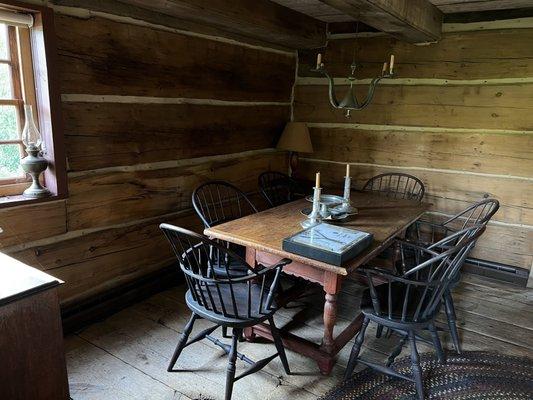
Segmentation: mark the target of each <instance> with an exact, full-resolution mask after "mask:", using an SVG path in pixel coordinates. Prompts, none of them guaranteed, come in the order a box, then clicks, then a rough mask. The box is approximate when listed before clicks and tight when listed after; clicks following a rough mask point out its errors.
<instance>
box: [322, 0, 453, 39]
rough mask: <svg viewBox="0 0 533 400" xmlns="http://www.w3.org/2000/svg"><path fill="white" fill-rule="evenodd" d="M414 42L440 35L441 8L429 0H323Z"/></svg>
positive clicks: (362, 20)
mask: <svg viewBox="0 0 533 400" xmlns="http://www.w3.org/2000/svg"><path fill="white" fill-rule="evenodd" d="M320 1H321V2H323V3H325V4H328V5H329V6H331V7H334V8H336V9H338V10H340V11H342V12H344V13H345V14H347V15H350V16H351V17H353V18H355V19H357V20H358V21H361V22H364V23H365V24H368V25H370V26H372V27H374V28H376V29H379V30H380V31H383V32H386V33H389V34H391V35H393V36H396V37H398V38H400V39H402V40H406V41H408V42H411V43H419V42H431V41H435V40H438V39H440V35H441V29H442V18H443V15H442V12H441V11H440V10H439V9H438V8H437V7H435V6H434V5H433V4H431V3H430V2H429V1H427V0H320Z"/></svg>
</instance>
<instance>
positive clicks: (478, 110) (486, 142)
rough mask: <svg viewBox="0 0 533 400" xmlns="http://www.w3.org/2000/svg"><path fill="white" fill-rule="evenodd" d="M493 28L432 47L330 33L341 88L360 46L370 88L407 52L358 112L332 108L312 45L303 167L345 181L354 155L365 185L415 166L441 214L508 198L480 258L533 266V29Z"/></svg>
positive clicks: (306, 61) (304, 78)
mask: <svg viewBox="0 0 533 400" xmlns="http://www.w3.org/2000/svg"><path fill="white" fill-rule="evenodd" d="M491 24H492V23H487V24H483V25H484V28H485V29H484V30H477V31H468V32H466V31H464V32H447V33H445V34H444V35H443V38H442V40H441V41H439V42H438V43H434V44H430V45H426V46H413V45H409V44H406V43H402V42H399V41H397V40H395V39H392V38H389V37H386V36H376V37H364V38H363V37H362V38H358V39H354V38H351V39H335V40H330V42H329V45H328V47H327V49H326V51H325V54H324V62H325V64H326V67H327V69H328V71H329V72H330V73H331V74H332V75H333V76H334V77H335V79H336V82H337V83H338V84H339V86H342V85H343V84H345V83H346V80H345V78H346V76H347V75H348V74H349V65H350V64H351V63H352V57H353V54H354V49H355V54H356V58H357V61H358V62H360V63H361V65H362V68H361V69H360V75H359V76H358V78H360V79H361V81H359V82H357V89H359V92H358V93H360V95H363V94H364V93H366V88H367V84H368V80H369V78H372V77H374V76H375V75H377V74H378V73H379V72H380V71H381V66H382V63H383V62H384V61H386V60H387V59H388V57H389V55H390V54H395V56H396V67H395V72H396V79H394V80H386V81H384V82H383V84H382V85H380V86H379V87H378V89H377V91H376V95H375V98H374V101H373V103H372V104H371V105H370V106H369V107H368V108H367V109H365V110H363V111H360V112H354V113H352V118H351V119H346V118H345V117H344V114H343V112H342V111H339V110H334V109H333V108H332V107H331V106H330V105H329V102H328V96H327V85H326V82H325V80H324V79H322V78H320V77H318V76H317V75H316V73H313V72H312V71H311V69H312V68H313V66H314V63H315V60H316V52H300V54H299V77H298V80H297V86H296V89H295V100H294V118H295V120H297V121H305V122H308V124H309V127H310V132H311V136H312V140H313V145H314V148H315V152H314V153H313V154H309V155H306V156H305V157H304V159H303V160H302V161H301V167H300V172H301V173H302V174H303V175H305V176H307V177H311V176H312V175H313V174H314V172H315V171H322V177H323V179H324V181H325V182H326V183H329V184H335V185H340V184H341V181H342V176H343V171H344V163H346V162H350V163H351V164H352V171H353V175H354V176H353V181H352V183H353V185H354V186H356V187H358V188H361V187H362V185H363V184H364V182H365V181H366V180H367V179H368V178H370V177H372V176H373V175H376V174H379V173H383V172H389V171H394V172H406V173H410V174H413V175H415V176H417V177H419V178H420V179H422V181H423V182H424V184H425V185H426V188H427V197H426V200H427V201H429V202H431V203H433V208H432V212H434V213H437V214H436V215H440V214H441V213H445V214H453V213H455V212H457V211H459V210H461V209H463V208H465V207H466V206H467V205H468V204H470V203H472V202H475V201H477V200H480V199H482V198H484V197H489V196H491V197H496V198H497V199H499V200H500V202H501V209H500V211H499V212H498V213H497V214H496V216H495V217H494V222H493V223H491V224H490V226H489V228H488V229H487V232H486V234H485V235H484V237H483V238H482V240H481V241H480V243H479V245H478V246H477V247H476V249H475V252H474V254H473V255H474V256H475V257H478V258H482V259H487V260H490V261H497V262H502V263H505V264H510V265H513V266H516V267H520V268H524V269H531V266H532V262H533V204H532V200H531V199H532V198H533V113H532V108H533V96H532V93H533V25H531V24H529V25H525V26H524V24H521V25H519V26H520V27H519V28H515V27H513V26H512V24H511V25H510V26H509V28H508V29H493V28H492V27H491ZM445 30H446V29H445ZM496 49H497V50H496ZM338 92H339V96H342V95H343V94H344V90H343V88H340V89H339V90H338Z"/></svg>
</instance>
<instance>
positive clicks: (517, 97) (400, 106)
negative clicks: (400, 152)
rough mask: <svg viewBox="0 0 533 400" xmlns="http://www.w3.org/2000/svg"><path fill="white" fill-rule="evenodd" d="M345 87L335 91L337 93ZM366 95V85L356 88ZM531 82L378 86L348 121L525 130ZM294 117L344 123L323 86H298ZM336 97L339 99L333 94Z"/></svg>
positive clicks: (529, 121)
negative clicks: (372, 98) (366, 105)
mask: <svg viewBox="0 0 533 400" xmlns="http://www.w3.org/2000/svg"><path fill="white" fill-rule="evenodd" d="M345 89H346V88H340V90H339V91H338V92H339V93H340V94H341V95H342V93H344V90H345ZM356 89H359V92H360V93H366V90H367V87H366V86H357V88H356ZM532 91H533V84H515V85H494V86H492V85H480V86H429V85H428V86H399V85H382V86H380V87H379V88H378V89H377V90H376V94H375V97H374V100H373V102H372V104H371V105H370V106H369V107H368V108H366V109H365V110H364V111H363V112H356V113H354V115H353V117H352V118H351V119H350V120H349V122H351V123H365V124H376V125H410V126H435V127H439V126H440V127H451V128H485V129H514V130H527V129H531V127H532V126H533V113H532V112H531V107H530V106H529V102H530V100H531V93H532ZM295 93H296V96H295V100H294V118H295V120H296V121H306V122H347V120H346V117H345V116H344V112H343V111H342V110H335V109H333V108H332V107H331V105H330V104H329V100H328V94H327V85H298V86H296V91H295ZM339 97H340V96H339Z"/></svg>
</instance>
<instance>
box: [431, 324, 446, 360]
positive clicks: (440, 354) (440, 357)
mask: <svg viewBox="0 0 533 400" xmlns="http://www.w3.org/2000/svg"><path fill="white" fill-rule="evenodd" d="M428 328H429V332H430V333H431V339H432V340H433V345H434V346H435V350H436V352H437V358H438V360H439V362H440V363H441V364H444V363H445V362H446V358H445V357H444V350H442V344H441V342H440V338H439V333H438V332H437V327H436V326H435V323H434V322H432V323H431V324H430V325H429V327H428Z"/></svg>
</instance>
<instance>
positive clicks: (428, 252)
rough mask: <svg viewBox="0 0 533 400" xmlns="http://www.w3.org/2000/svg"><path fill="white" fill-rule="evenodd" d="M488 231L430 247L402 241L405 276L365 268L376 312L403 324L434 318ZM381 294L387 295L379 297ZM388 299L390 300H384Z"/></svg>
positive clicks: (474, 230) (457, 235)
mask: <svg viewBox="0 0 533 400" xmlns="http://www.w3.org/2000/svg"><path fill="white" fill-rule="evenodd" d="M484 230H485V226H484V225H480V224H478V225H473V226H471V227H469V228H465V229H463V230H461V231H458V232H454V233H452V234H451V235H449V236H448V237H446V238H444V239H442V240H440V241H439V242H437V243H434V244H433V245H431V246H429V247H423V246H419V245H416V244H414V243H409V242H403V241H400V242H399V252H400V262H401V263H402V271H403V273H402V274H401V275H394V274H392V273H391V272H390V271H385V270H381V269H378V268H368V269H364V273H365V275H366V276H367V279H368V282H369V288H370V290H369V293H370V297H371V300H372V305H373V307H374V310H375V312H376V313H377V314H378V315H381V316H382V317H385V318H388V319H390V320H397V321H399V322H420V321H425V320H427V319H429V318H432V316H433V315H434V313H435V312H436V311H438V307H439V306H440V305H441V303H442V296H443V294H444V292H445V291H446V290H447V289H448V287H449V286H450V285H451V284H452V282H453V280H454V277H455V276H456V274H457V273H458V270H459V269H460V268H461V266H462V264H463V262H464V259H465V258H466V256H467V255H468V253H469V251H470V249H471V248H472V246H474V244H475V242H476V240H477V239H478V238H479V237H480V236H481V234H482V233H483V232H484ZM376 278H379V279H380V281H383V280H384V281H385V284H384V285H382V286H380V287H378V286H376V284H375V283H374V281H375V279H376ZM378 291H386V293H385V295H383V293H382V296H379V293H378ZM384 298H386V299H387V300H386V301H384V300H383V299H384ZM380 299H381V301H380Z"/></svg>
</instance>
